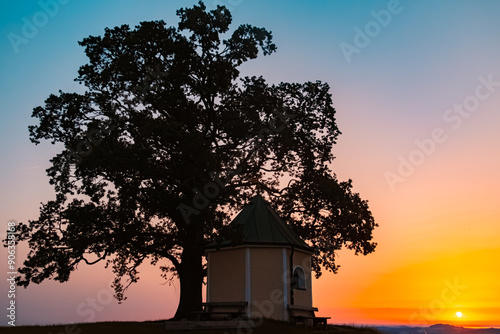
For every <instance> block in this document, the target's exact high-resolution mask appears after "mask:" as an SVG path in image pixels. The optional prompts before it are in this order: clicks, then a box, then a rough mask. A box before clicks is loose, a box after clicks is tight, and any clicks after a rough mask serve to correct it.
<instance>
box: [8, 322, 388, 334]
mask: <svg viewBox="0 0 500 334" xmlns="http://www.w3.org/2000/svg"><path fill="white" fill-rule="evenodd" d="M0 332H1V333H5V334H8V333H16V334H21V333H22V334H87V333H89V334H101V333H102V334H142V333H144V334H157V333H162V334H169V333H176V332H175V331H166V330H165V329H164V321H152V322H98V323H87V324H73V325H55V326H18V327H0ZM233 332H235V331H233ZM179 333H181V332H179ZM184 333H188V334H224V333H231V331H229V330H196V331H188V332H184ZM242 333H244V334H275V333H287V334H288V333H290V334H320V333H333V334H381V332H379V331H378V330H376V329H373V328H369V327H351V326H337V325H328V328H327V329H322V328H305V327H303V326H294V325H292V324H289V323H286V322H280V321H272V320H265V321H264V323H263V324H262V325H261V326H259V327H257V328H253V329H243V331H242Z"/></svg>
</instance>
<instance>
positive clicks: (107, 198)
mask: <svg viewBox="0 0 500 334" xmlns="http://www.w3.org/2000/svg"><path fill="white" fill-rule="evenodd" d="M177 14H178V16H179V18H180V20H179V24H178V27H169V26H167V24H166V23H165V22H163V21H153V22H141V23H140V24H139V25H138V26H136V27H135V28H133V29H132V28H130V27H129V26H128V25H122V26H119V27H115V28H113V29H105V32H104V35H103V36H90V37H88V38H85V39H83V40H82V41H81V42H79V44H80V45H81V46H83V47H84V48H85V54H86V55H87V57H88V59H89V60H88V63H87V64H85V65H83V66H81V67H80V69H79V72H78V77H77V78H76V81H78V82H80V83H81V84H83V85H84V86H85V87H86V90H85V92H84V93H66V92H61V91H59V93H58V94H53V95H50V96H49V97H48V98H47V99H46V101H45V104H44V105H43V106H40V107H37V108H35V109H34V111H33V117H35V118H36V119H38V124H37V125H33V126H30V128H29V131H30V139H31V141H32V142H34V143H35V144H38V143H40V141H41V140H49V141H50V142H51V143H53V144H56V143H57V144H60V145H62V146H61V147H62V151H61V152H60V153H59V154H57V155H56V156H55V157H53V158H52V159H51V164H52V165H51V167H50V168H49V169H47V173H48V176H49V178H50V183H51V184H52V185H53V186H54V188H55V191H56V197H55V199H53V200H50V201H48V202H46V203H45V204H43V205H42V207H41V209H40V216H39V218H38V219H36V220H33V221H29V222H28V223H27V224H23V223H21V224H20V226H19V231H20V232H19V235H18V240H20V241H28V242H29V246H30V253H29V255H28V258H27V260H26V261H25V262H24V265H23V267H21V268H20V269H19V272H20V273H21V277H20V280H19V282H18V284H20V285H22V286H25V287H26V286H28V285H29V284H30V283H40V282H42V281H44V280H45V279H54V280H57V281H60V282H65V281H67V280H68V279H69V278H70V274H71V273H72V272H73V271H74V270H76V268H77V266H78V265H79V264H80V263H87V264H94V263H97V262H100V261H104V262H105V263H106V264H107V265H109V266H111V268H112V270H113V272H114V273H115V274H116V280H115V284H114V288H115V291H116V297H117V298H118V299H119V300H122V299H124V298H125V296H124V292H125V289H126V288H127V287H128V286H129V285H130V284H131V283H134V282H136V281H137V280H138V279H139V271H138V267H139V266H140V265H141V264H142V263H144V262H151V263H152V264H154V265H157V264H158V265H161V268H162V269H163V271H164V274H165V278H169V277H171V276H170V275H172V274H175V275H177V276H178V277H179V279H180V284H181V297H180V303H179V308H178V310H177V314H176V317H178V318H179V317H181V316H183V315H185V314H187V312H189V311H192V310H195V309H198V308H199V307H200V306H201V286H202V282H203V277H204V267H203V261H202V258H203V254H204V253H203V247H204V246H205V245H206V243H207V242H208V241H211V240H214V239H216V238H218V237H221V236H223V235H224V234H225V233H229V232H228V231H227V229H226V226H227V225H228V223H229V221H230V218H231V216H232V215H234V213H235V212H236V211H237V210H239V209H241V207H242V205H244V204H245V203H247V202H248V199H249V198H250V197H252V196H253V195H255V194H256V192H257V191H260V193H261V194H263V195H264V196H266V197H267V198H268V199H269V200H270V201H271V202H272V203H273V205H274V206H275V207H276V209H277V210H278V212H279V214H280V215H281V217H282V218H284V219H285V220H286V221H287V223H288V224H289V225H290V226H291V227H292V228H294V229H295V230H296V231H297V232H298V233H299V235H300V236H301V237H302V238H303V239H304V240H305V241H306V242H307V243H308V244H309V245H311V246H312V247H314V249H315V254H314V256H313V269H314V270H315V272H316V276H318V277H319V276H320V275H321V270H322V268H326V269H327V270H331V271H333V272H336V271H337V269H338V265H337V264H336V262H335V251H336V250H339V249H341V248H342V247H343V246H345V247H347V248H349V249H352V250H354V251H355V253H356V254H358V253H360V254H368V253H371V252H373V251H374V249H375V246H376V244H375V243H374V242H372V231H373V229H374V228H375V227H376V226H377V224H376V223H375V221H374V219H373V217H372V214H371V212H370V210H369V207H368V204H367V202H366V201H364V200H362V199H361V198H360V196H359V195H358V194H357V193H355V192H353V190H352V183H351V181H350V180H348V181H345V182H341V181H339V180H338V179H337V177H336V175H335V173H334V172H333V171H332V170H331V168H332V163H333V159H334V156H333V154H332V148H333V146H334V144H335V143H336V140H337V138H338V136H339V134H340V131H339V129H338V128H337V125H336V122H335V109H334V108H333V103H332V97H331V94H330V88H329V86H328V84H326V83H322V82H319V81H316V82H306V83H280V84H269V83H267V82H266V80H265V79H264V78H263V77H261V76H251V77H242V76H240V72H239V70H238V68H239V66H240V65H241V64H243V63H244V62H246V61H248V60H251V59H254V58H256V57H257V56H258V55H259V53H261V54H263V55H269V54H271V53H273V52H275V51H276V46H275V44H274V43H273V40H272V34H271V32H269V31H267V30H266V29H264V28H258V27H254V26H252V25H247V24H244V25H240V26H239V27H238V28H236V29H235V30H234V31H232V32H231V33H230V32H229V28H230V24H231V22H232V17H231V14H230V12H229V11H228V10H227V9H226V8H225V7H223V6H217V8H216V9H214V10H207V8H206V7H205V5H204V4H203V3H202V2H200V3H199V4H198V5H195V6H193V7H192V8H183V9H180V10H178V11H177Z"/></svg>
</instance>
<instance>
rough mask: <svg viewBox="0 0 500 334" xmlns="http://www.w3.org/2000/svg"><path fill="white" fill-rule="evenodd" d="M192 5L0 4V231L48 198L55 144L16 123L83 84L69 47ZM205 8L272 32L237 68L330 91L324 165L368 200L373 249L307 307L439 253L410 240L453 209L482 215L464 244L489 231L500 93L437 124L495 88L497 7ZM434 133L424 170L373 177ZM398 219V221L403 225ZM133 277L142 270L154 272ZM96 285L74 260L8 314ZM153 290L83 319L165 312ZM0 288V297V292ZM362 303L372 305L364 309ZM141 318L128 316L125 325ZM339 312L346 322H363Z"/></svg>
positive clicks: (72, 316) (34, 314)
mask: <svg viewBox="0 0 500 334" xmlns="http://www.w3.org/2000/svg"><path fill="white" fill-rule="evenodd" d="M196 2H197V1H191V0H190V1H187V0H168V1H165V0H164V1H160V0H147V1H133V0H124V1H118V0H110V1H97V0H89V1H76V0H69V1H62V0H61V1H60V2H59V1H57V2H56V0H52V1H50V0H48V1H29V0H23V1H12V2H5V1H4V2H2V4H1V5H0V73H1V75H0V94H1V98H0V117H1V122H0V139H1V140H0V154H1V156H2V158H3V159H2V164H1V165H0V184H1V189H2V191H1V194H0V224H5V223H6V222H7V221H8V220H10V219H14V220H17V221H27V220H28V219H34V218H37V211H38V207H39V203H40V202H45V201H47V200H49V199H51V197H52V196H53V192H52V189H51V187H50V185H49V184H48V182H47V181H48V179H47V177H46V176H45V172H44V170H45V168H47V167H48V166H49V162H48V161H49V159H50V158H51V157H52V156H53V155H54V154H55V153H56V152H57V147H52V146H51V145H49V144H48V143H43V144H41V145H39V146H35V145H33V144H31V143H30V142H29V139H28V130H27V127H28V125H29V124H33V121H34V120H32V119H31V117H30V116H31V112H32V109H33V108H34V107H36V106H38V105H41V104H43V101H44V99H45V98H46V97H48V95H49V94H51V93H56V92H57V91H58V90H59V89H61V90H63V91H81V90H82V88H83V87H82V86H80V85H79V84H77V83H75V82H74V81H73V79H74V78H75V77H76V76H77V70H78V68H79V66H81V65H83V64H85V63H86V58H85V56H84V52H83V48H81V47H80V46H78V44H77V41H80V40H82V38H84V37H87V36H89V35H100V34H102V33H103V30H104V28H105V27H114V26H116V25H121V24H129V25H131V26H134V25H136V24H137V23H139V22H140V21H146V20H158V19H163V20H165V21H166V22H167V23H169V24H170V25H176V24H177V17H176V15H175V10H176V9H178V8H180V7H189V6H191V5H192V4H194V3H196ZM54 3H56V4H57V7H54V5H53V4H54ZM205 3H206V5H207V7H209V8H213V7H214V4H216V3H221V4H225V5H227V6H228V7H229V8H230V10H231V12H232V14H233V22H234V25H233V27H236V26H237V25H239V24H243V23H250V24H253V25H256V26H263V27H266V28H267V29H268V30H271V31H272V32H273V35H274V39H275V43H276V44H277V46H278V51H277V52H276V53H275V54H273V55H271V56H267V57H260V58H258V59H257V60H255V61H251V62H249V63H247V64H245V65H244V66H243V67H242V73H243V74H245V75H261V74H262V75H263V76H264V77H265V78H266V79H267V80H268V81H270V82H281V81H289V82H304V81H308V80H311V81H314V80H322V81H326V82H328V83H330V85H331V87H332V94H333V97H334V105H335V107H336V109H337V120H338V124H339V127H340V130H341V131H342V132H343V135H342V136H341V137H340V139H339V144H338V145H337V147H336V149H335V150H336V155H337V159H336V162H335V164H334V170H335V171H336V172H337V173H338V175H339V177H340V178H341V179H347V178H352V179H353V180H354V185H355V189H356V190H357V191H359V192H360V193H361V195H362V197H363V198H367V199H368V200H370V203H371V208H372V210H373V212H374V214H375V218H376V219H378V220H379V222H380V224H381V227H380V228H379V232H377V234H376V241H379V243H380V247H379V250H378V251H377V252H376V253H377V254H374V255H373V256H372V257H371V258H370V257H367V258H359V257H353V256H351V255H349V254H347V253H346V254H345V255H344V256H343V257H341V259H340V261H341V264H342V265H343V266H345V267H347V268H345V270H344V271H343V270H342V269H344V268H342V269H341V272H340V273H339V274H338V275H336V276H328V275H325V277H324V278H323V282H325V281H327V282H328V281H329V280H331V281H332V282H333V283H332V284H331V285H328V289H331V290H332V291H336V293H337V295H338V294H339V291H342V292H341V293H340V295H341V298H340V297H339V298H337V299H336V300H335V301H333V302H332V303H326V302H324V301H322V299H321V298H319V299H318V301H320V302H321V303H323V304H321V305H319V306H320V308H321V307H323V308H324V309H328V308H329V307H331V308H335V307H347V306H348V305H350V304H349V302H348V301H349V300H353V299H355V295H356V292H355V291H356V289H357V290H360V289H363V288H365V289H367V287H366V286H365V285H366V283H363V282H358V283H356V284H354V285H352V284H351V283H349V281H350V280H351V279H352V277H354V275H359V274H367V272H366V270H369V269H367V268H371V269H372V270H374V271H375V272H376V273H378V274H379V275H383V272H384V270H386V271H391V270H393V269H394V268H396V267H397V266H398V265H402V263H403V262H404V260H403V258H404V256H406V257H407V258H408V257H410V258H411V257H418V256H419V255H417V254H424V255H428V256H431V255H430V254H438V253H440V252H442V251H443V250H442V249H441V248H440V247H437V248H435V249H426V250H425V251H423V250H421V249H419V247H420V246H419V245H420V244H421V243H422V238H423V240H426V241H424V242H426V243H432V242H434V241H435V239H433V235H434V236H436V237H437V236H441V235H443V234H446V231H449V228H450V224H451V223H442V222H443V221H445V222H447V221H454V218H456V217H455V213H453V210H454V208H456V207H458V208H460V210H458V211H459V212H461V214H462V216H466V215H470V216H475V215H476V216H477V215H479V213H481V214H485V215H486V216H487V217H490V218H488V219H489V220H488V219H486V218H485V219H486V220H485V221H488V223H485V225H484V226H483V227H482V228H481V224H477V228H478V230H477V231H475V232H474V233H475V234H474V235H477V236H478V237H477V238H478V239H477V242H483V241H484V240H483V239H481V238H480V237H481V236H484V235H486V234H490V236H499V237H500V235H499V234H498V233H499V231H498V230H493V231H491V226H492V224H493V223H495V222H497V221H496V220H495V219H496V218H492V217H496V216H497V213H498V209H495V207H494V204H493V203H492V202H491V197H492V196H493V194H497V192H496V193H495V192H494V190H495V189H496V191H497V190H498V187H499V185H500V184H499V180H498V177H497V175H496V174H497V171H498V168H499V167H500V161H499V158H498V149H499V147H500V136H499V135H498V130H497V129H498V127H499V125H500V113H499V106H500V92H499V91H495V92H493V93H492V94H491V97H490V98H488V99H487V100H485V101H481V104H480V106H479V107H478V108H477V110H476V111H474V112H473V113H472V115H471V117H469V118H467V119H466V120H464V122H463V125H462V126H461V127H460V128H459V129H457V130H456V131H455V130H452V129H450V127H449V124H447V123H446V122H445V121H444V120H443V114H444V113H445V111H446V110H447V109H449V108H450V107H452V106H453V105H454V104H456V103H462V102H463V101H464V99H465V98H467V97H468V96H470V95H471V94H473V93H474V91H475V89H476V87H477V86H478V85H479V82H480V81H479V79H478V78H479V77H483V78H486V77H488V75H492V77H493V80H494V81H500V40H499V36H500V20H498V17H499V14H500V2H499V1H494V0H491V1H486V0H478V1H465V0H453V1H452V0H448V1H432V0H420V1H419V0H401V1H399V3H398V2H394V1H393V0H391V1H386V0H382V1H361V0H360V1H347V0H345V1H336V0H330V1H326V0H320V1H298V0H291V1H290V0H289V1H284V0H280V1H264V0H220V1H218V0H217V1H216V0H208V1H206V2H205ZM44 4H51V7H50V6H49V7H47V6H46V5H44ZM391 6H395V7H394V8H398V10H397V11H398V13H393V14H391V17H390V22H388V23H387V24H386V26H382V25H380V24H379V29H378V30H379V31H377V33H374V34H373V36H372V37H370V38H369V39H370V41H369V44H368V45H367V46H366V47H362V48H358V49H359V53H357V54H352V57H351V59H350V60H351V61H350V62H348V61H347V59H346V56H345V55H344V53H343V52H342V49H341V48H340V45H341V44H342V43H347V44H350V45H354V46H355V38H356V31H357V30H356V28H359V29H361V30H362V31H365V33H366V27H367V25H370V22H375V18H374V16H373V11H374V12H375V13H380V11H387V10H388V7H391ZM44 8H45V9H44ZM47 8H49V9H47ZM47 13H48V14H47ZM44 15H45V16H44ZM44 18H46V20H45V19H44ZM36 20H39V21H36ZM45 21H46V22H45ZM26 22H30V23H34V22H35V23H36V22H38V23H39V27H38V28H37V29H38V30H37V31H36V32H33V31H31V35H30V34H28V35H30V36H29V38H26V37H23V29H25V30H26V29H27V28H25V27H24V26H25V25H26ZM372 25H373V24H372ZM23 27H24V28H23ZM25 32H26V31H25ZM12 34H16V35H17V36H21V37H23V38H26V41H27V43H25V44H24V43H23V44H19V45H17V46H13V44H12V42H11V39H12V36H13V35H12ZM9 36H10V37H9ZM435 128H443V129H444V130H445V131H446V134H447V135H448V140H447V141H446V142H445V143H443V144H441V145H439V146H438V147H437V149H436V153H434V154H432V155H430V156H428V157H426V161H425V163H424V164H423V165H422V166H418V168H416V171H415V172H414V173H413V174H412V175H411V176H410V177H408V178H407V179H405V181H404V182H401V183H398V184H397V186H396V188H395V189H391V187H390V186H389V185H388V182H387V180H386V178H385V177H384V175H385V174H384V173H386V172H387V171H391V172H395V171H396V170H397V168H398V163H399V160H398V157H400V156H403V157H408V156H409V155H410V154H411V153H412V152H413V151H414V150H415V149H416V147H415V140H423V139H425V138H428V137H429V136H430V133H431V132H432V130H433V129H435ZM458 184H461V186H460V187H459V186H457V185H458ZM431 185H432V186H431ZM472 193H474V194H475V196H474V201H472V202H474V203H475V204H474V203H472V204H471V205H470V206H469V207H470V211H467V212H466V211H463V210H466V207H467V203H471V200H472V199H471V197H470V194H472ZM438 202H439V203H442V205H441V208H440V209H439V210H443V211H439V212H440V213H439V214H438V213H435V212H437V211H436V210H438V208H437V207H438V206H436V203H438ZM477 203H483V204H481V205H480V204H477ZM427 208H429V209H427ZM430 208H433V210H434V211H432V210H431V209H430ZM461 210H462V211H461ZM495 210H496V211H495ZM408 215H411V217H412V218H410V219H408ZM486 216H485V217H486ZM464 224H466V223H464ZM2 226H3V225H2ZM464 226H465V225H464ZM440 228H442V229H440ZM407 231H412V233H411V234H412V235H417V236H419V238H420V239H418V240H416V239H411V238H409V240H410V239H411V240H410V241H408V242H406V243H403V242H402V241H401V240H400V239H401V238H400V237H398V233H399V236H401V235H406V234H405V233H407ZM488 231H490V232H488ZM471 233H472V232H471ZM426 236H429V239H427V237H426ZM377 238H378V239H377ZM457 238H458V237H457ZM457 240H458V239H457ZM474 240H476V239H474ZM482 240H483V241H482ZM488 240H489V239H488ZM457 242H458V241H457ZM484 242H486V243H487V242H489V241H484ZM445 245H447V246H449V247H454V246H453V245H455V244H454V243H453V242H452V241H450V244H447V243H445ZM395 249H398V250H401V252H400V253H401V255H398V256H399V257H398V256H396V259H395V260H394V261H387V260H386V259H387V256H389V254H394V252H395V251H394V250H395ZM20 252H21V254H20V256H22V254H23V252H24V253H25V252H26V250H25V249H23V248H20ZM0 254H4V253H3V252H0ZM378 254H380V255H378ZM424 255H422V256H424ZM2 261H3V260H2V259H1V258H0V262H2ZM343 261H345V263H344V262H343ZM398 261H399V262H398ZM388 262H390V263H388ZM370 263H375V264H373V266H371V264H370ZM375 266H376V268H375ZM0 268H2V267H0ZM145 271H146V272H154V269H151V268H149V269H145ZM372 274H373V273H372ZM154 275H156V274H154ZM154 275H153V274H151V277H153V276H154ZM374 275H377V274H374ZM89 277H92V278H95V280H93V281H92V282H93V283H89ZM110 277H111V276H110V274H109V272H106V271H103V270H102V269H93V268H85V267H83V266H82V270H81V272H79V273H78V274H77V275H76V278H75V280H74V281H71V282H69V283H67V284H65V285H64V287H60V285H59V284H55V283H47V284H45V283H44V284H42V285H40V286H37V287H33V288H31V287H30V289H28V290H25V291H24V292H20V297H19V298H20V302H23V303H24V304H23V305H24V306H23V308H21V309H20V310H19V319H20V322H21V323H47V322H49V323H50V322H64V321H81V320H82V317H81V316H80V315H79V314H78V313H75V309H76V308H77V307H78V305H79V304H80V302H81V301H82V300H85V299H86V298H87V296H93V295H95V294H97V293H98V292H99V291H101V290H102V289H103V287H105V286H106V284H107V282H108V281H109V278H110ZM148 282H149V283H148ZM151 282H154V283H151ZM160 283H161V281H160V280H159V279H157V278H151V279H149V278H148V279H144V280H143V281H142V282H141V283H139V284H138V286H137V287H136V288H135V290H133V291H132V294H133V297H131V300H132V302H130V301H129V302H127V303H129V304H127V305H121V306H116V305H114V304H113V303H109V305H108V306H107V307H106V308H105V309H104V310H103V311H102V312H98V314H96V318H95V320H113V319H120V320H123V318H122V317H123V316H122V314H129V315H130V316H129V318H130V317H133V315H132V314H134V307H135V306H134V304H133V303H134V302H135V303H145V300H150V303H151V304H152V306H151V307H152V308H153V309H155V310H158V311H155V312H152V313H151V314H153V317H160V316H161V314H164V313H165V312H166V313H168V312H173V311H174V310H175V306H176V300H175V298H176V297H175V296H176V293H177V292H178V291H177V290H178V289H177V290H175V288H172V287H168V286H167V287H164V286H161V288H162V289H164V294H165V296H170V297H168V298H159V297H157V294H155V293H154V292H152V291H154V289H152V288H151V286H154V287H155V288H158V287H159V284H160ZM79 284H84V286H85V288H81V285H79ZM363 284H365V285H363ZM321 286H323V284H322V285H321ZM54 287H59V289H61V290H59V291H60V292H59V293H60V294H61V295H60V296H57V295H56V296H54V297H50V301H47V299H48V298H49V296H52V294H53V290H51V289H53V288H54ZM3 288H4V285H0V289H3ZM50 291H52V292H50ZM61 291H64V292H61ZM176 291H177V292H176ZM332 293H333V292H332ZM0 294H1V295H2V296H3V295H4V294H3V293H2V292H1V291H0ZM2 298H4V297H2ZM148 298H149V299H148ZM429 298H430V297H429ZM388 303H389V304H390V300H389V301H388ZM394 303H395V304H394V305H395V307H398V305H396V304H397V303H396V302H395V301H394ZM42 305H44V306H43V308H44V309H43V310H41V307H42ZM412 305H413V306H412V307H418V305H417V304H412ZM351 306H352V305H351ZM119 307H121V309H120V308H119ZM367 307H378V306H377V304H376V303H375V304H370V305H367ZM499 307H500V306H499ZM124 310H127V311H124ZM162 310H163V311H162ZM145 317H146V316H145V315H144V314H143V313H141V314H138V315H137V317H136V318H134V319H136V320H143V319H144V318H145ZM353 317H354V318H352V319H351V318H347V320H346V321H351V320H352V322H362V321H368V320H363V319H364V318H362V317H360V316H353ZM356 317H357V318H356ZM83 319H85V318H83ZM2 321H3V320H2ZM400 322H401V321H400ZM0 324H2V323H0Z"/></svg>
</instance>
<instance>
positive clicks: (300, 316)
mask: <svg viewBox="0 0 500 334" xmlns="http://www.w3.org/2000/svg"><path fill="white" fill-rule="evenodd" d="M317 311H318V308H317V307H305V306H298V305H288V312H289V315H290V321H291V322H292V323H293V324H300V323H301V324H303V325H304V326H306V325H307V323H308V321H309V320H310V321H311V322H312V325H313V326H314V327H316V326H317V325H320V324H321V325H323V326H324V327H325V328H326V325H327V320H328V319H331V317H317V316H316V315H315V314H314V312H317Z"/></svg>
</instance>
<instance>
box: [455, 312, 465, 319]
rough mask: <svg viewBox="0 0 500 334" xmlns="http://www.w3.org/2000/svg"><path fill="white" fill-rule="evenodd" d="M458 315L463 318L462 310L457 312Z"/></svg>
mask: <svg viewBox="0 0 500 334" xmlns="http://www.w3.org/2000/svg"><path fill="white" fill-rule="evenodd" d="M455 314H456V316H457V317H459V318H461V317H462V316H463V314H462V312H460V311H458V312H457V313H455Z"/></svg>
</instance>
